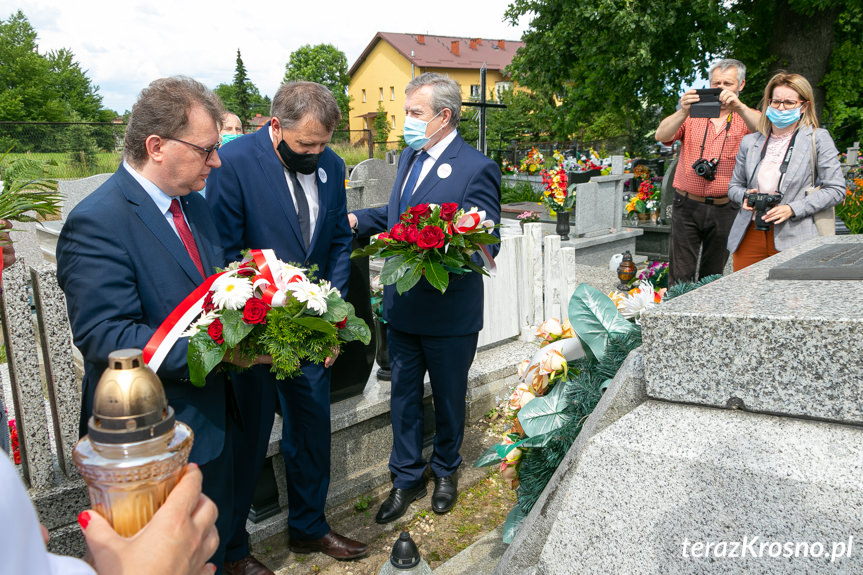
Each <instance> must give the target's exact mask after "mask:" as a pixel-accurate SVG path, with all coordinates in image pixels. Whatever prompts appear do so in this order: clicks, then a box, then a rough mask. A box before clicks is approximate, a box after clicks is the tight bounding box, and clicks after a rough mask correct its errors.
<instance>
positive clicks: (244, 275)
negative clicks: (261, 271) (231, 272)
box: [237, 267, 258, 278]
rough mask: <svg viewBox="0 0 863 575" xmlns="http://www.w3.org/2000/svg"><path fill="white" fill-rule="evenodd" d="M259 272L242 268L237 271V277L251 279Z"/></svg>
mask: <svg viewBox="0 0 863 575" xmlns="http://www.w3.org/2000/svg"><path fill="white" fill-rule="evenodd" d="M257 273H258V272H257V271H255V270H253V269H252V268H245V267H241V268H239V269H238V270H237V275H238V276H240V277H241V278H250V277H252V276H253V275H256V274H257Z"/></svg>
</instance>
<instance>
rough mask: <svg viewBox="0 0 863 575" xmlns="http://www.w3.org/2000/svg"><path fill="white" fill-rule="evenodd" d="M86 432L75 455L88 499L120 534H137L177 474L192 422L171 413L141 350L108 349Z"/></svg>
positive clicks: (184, 457) (188, 443)
mask: <svg viewBox="0 0 863 575" xmlns="http://www.w3.org/2000/svg"><path fill="white" fill-rule="evenodd" d="M87 431H88V433H87V435H85V436H84V437H83V438H81V440H80V441H78V443H77V444H76V445H75V450H74V452H73V454H72V459H73V460H74V462H75V466H76V467H77V468H78V471H79V472H80V473H81V475H82V476H83V477H84V481H85V482H86V483H87V490H88V492H89V494H90V504H91V506H92V507H93V509H95V510H96V511H98V512H99V513H100V514H101V515H102V516H104V517H105V518H106V519H107V520H108V521H109V522H110V523H111V525H112V526H113V527H114V530H115V531H116V532H117V533H119V534H120V535H123V536H124V537H129V536H131V535H134V534H135V533H137V532H138V531H139V530H140V529H141V528H142V527H144V525H146V524H147V522H148V521H149V520H150V519H151V518H152V517H153V514H154V513H155V512H156V510H157V509H159V507H160V506H161V505H162V503H164V502H165V499H166V498H167V497H168V493H170V492H171V490H172V489H173V488H174V486H175V485H176V484H177V481H179V480H180V477H181V476H182V473H183V470H184V469H185V467H186V463H187V462H188V460H189V452H190V451H191V450H192V441H193V434H192V430H191V429H190V428H189V426H188V425H186V424H185V423H182V422H180V421H176V420H175V419H174V410H173V408H172V407H171V406H170V405H168V400H167V399H166V398H165V390H164V388H163V387H162V382H161V381H159V378H158V377H157V376H156V374H155V373H154V372H153V370H151V369H150V368H149V367H148V366H147V365H146V364H145V363H144V359H143V357H142V354H141V350H139V349H121V350H118V351H115V352H113V353H111V355H109V356H108V368H107V369H106V370H105V373H103V374H102V377H101V378H100V379H99V383H98V385H97V386H96V391H95V394H94V397H93V416H92V417H91V418H90V420H89V422H88V424H87Z"/></svg>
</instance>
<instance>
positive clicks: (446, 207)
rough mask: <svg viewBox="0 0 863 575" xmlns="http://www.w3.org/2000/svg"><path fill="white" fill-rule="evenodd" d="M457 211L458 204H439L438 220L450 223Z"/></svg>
mask: <svg viewBox="0 0 863 575" xmlns="http://www.w3.org/2000/svg"><path fill="white" fill-rule="evenodd" d="M457 211H458V204H456V203H453V202H446V203H443V204H441V206H440V219H442V220H443V221H445V222H449V221H452V218H453V216H455V213H456V212H457Z"/></svg>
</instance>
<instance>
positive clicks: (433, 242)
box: [417, 226, 444, 250]
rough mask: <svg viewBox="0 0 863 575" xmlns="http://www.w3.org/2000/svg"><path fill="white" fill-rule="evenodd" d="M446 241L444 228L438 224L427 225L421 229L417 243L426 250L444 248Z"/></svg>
mask: <svg viewBox="0 0 863 575" xmlns="http://www.w3.org/2000/svg"><path fill="white" fill-rule="evenodd" d="M443 242H444V234H443V230H442V229H440V228H439V227H437V226H426V227H424V228H423V229H421V230H420V237H419V239H418V240H417V245H418V246H419V247H421V248H422V249H424V250H427V249H431V248H442V247H443Z"/></svg>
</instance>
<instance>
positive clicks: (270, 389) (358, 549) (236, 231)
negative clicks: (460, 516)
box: [207, 82, 368, 573]
mask: <svg viewBox="0 0 863 575" xmlns="http://www.w3.org/2000/svg"><path fill="white" fill-rule="evenodd" d="M340 118H341V114H340V112H339V107H338V104H337V103H336V100H335V98H334V97H333V95H332V93H330V91H329V90H328V89H327V88H325V87H324V86H322V85H320V84H316V83H313V82H289V83H286V84H283V85H282V86H281V87H280V88H279V89H278V91H277V92H276V94H275V96H274V97H273V103H272V119H271V120H270V122H268V123H267V124H266V125H265V126H263V127H262V128H261V129H260V130H258V131H257V132H255V133H254V134H248V135H245V136H242V137H240V138H238V139H236V140H234V141H233V142H231V145H230V146H226V147H225V148H224V150H223V154H222V156H221V157H222V167H221V168H219V169H218V170H214V171H213V173H212V175H211V176H210V179H209V181H208V184H207V199H208V201H209V202H210V205H211V206H212V208H213V214H214V215H215V217H216V221H217V222H218V223H219V231H220V233H221V237H222V246H223V248H224V249H225V254H226V256H227V257H228V259H238V258H239V257H240V254H241V252H242V250H244V249H247V248H252V249H254V248H270V249H273V250H274V251H275V254H276V257H278V258H279V259H280V260H282V261H285V262H291V263H294V264H296V265H299V266H302V267H305V268H309V267H312V266H314V267H316V268H317V269H316V271H315V275H316V277H317V278H318V279H326V280H328V281H330V282H331V283H332V285H333V286H334V287H336V288H338V289H339V290H340V291H341V293H342V295H343V296H344V295H346V293H347V286H348V275H349V273H350V251H351V239H352V234H351V230H350V228H349V227H348V223H347V208H346V197H345V163H344V161H343V160H342V159H341V158H339V157H338V156H337V155H336V154H335V153H334V152H333V151H332V150H331V149H329V148H328V147H327V144H328V143H329V141H330V139H331V138H332V135H333V130H334V129H335V127H336V124H337V123H338V121H339V119H340ZM337 354H338V350H334V354H333V356H332V357H331V358H329V359H327V361H326V363H325V364H324V365H315V364H307V365H304V366H303V371H302V374H301V375H299V376H297V377H295V378H293V379H291V380H287V381H279V380H277V379H276V378H275V377H274V376H273V375H272V374H271V373H270V372H269V370H268V369H266V368H265V367H263V366H261V367H260V368H253V369H250V370H248V371H247V372H244V373H240V374H236V375H235V376H234V379H235V381H237V382H238V391H239V392H240V393H241V395H242V398H241V403H242V406H241V409H243V411H244V414H245V413H246V410H249V413H253V414H254V417H255V418H256V419H257V420H258V421H259V422H260V425H259V427H258V429H257V436H253V434H252V433H251V432H250V431H249V430H248V429H247V430H246V431H247V438H246V441H247V452H248V453H249V454H250V456H251V455H253V457H252V459H250V461H249V466H250V468H251V469H254V470H255V471H256V472H257V471H259V470H260V468H261V465H262V463H263V460H264V456H265V454H266V449H267V444H268V442H269V438H270V431H271V429H272V426H273V418H274V414H275V405H274V404H275V402H274V391H276V392H277V394H278V398H279V401H280V403H281V408H282V420H283V425H282V453H283V455H284V460H285V471H286V474H287V488H288V507H289V518H288V528H289V535H290V548H291V550H292V551H294V552H296V553H310V552H314V551H317V552H322V553H326V554H327V555H330V556H331V557H336V558H338V559H354V558H357V557H362V556H363V555H365V554H366V553H367V551H368V550H367V547H366V545H364V544H362V543H360V542H358V541H353V540H351V539H348V538H347V537H344V536H342V535H339V534H338V533H336V532H335V531H333V530H332V529H331V528H330V526H329V524H328V523H327V520H326V517H325V516H324V506H325V504H326V500H327V491H328V489H329V482H330V369H329V368H330V366H331V365H332V362H333V361H335V357H336V355H337ZM244 419H246V417H244ZM250 504H251V501H249V502H248V504H247V505H246V506H245V511H246V512H248V509H249V505H250ZM239 515H240V513H238V516H239ZM246 539H247V536H246V534H245V529H244V525H237V526H236V531H235V533H234V539H233V540H232V542H231V543H230V544H229V546H228V559H231V558H232V557H231V554H232V549H233V548H234V547H239V548H242V547H243V546H244V545H245V546H246V547H247V545H248V543H247V542H246ZM236 572H238V573H240V572H241V571H239V570H238V571H236Z"/></svg>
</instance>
